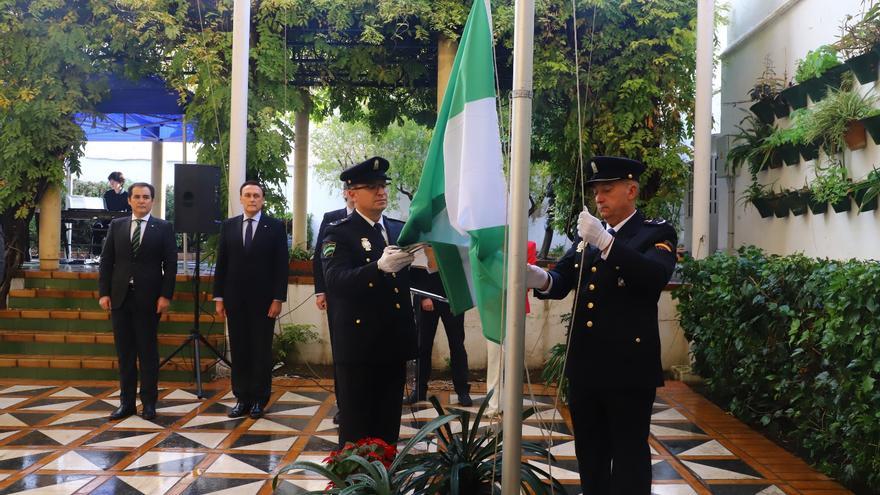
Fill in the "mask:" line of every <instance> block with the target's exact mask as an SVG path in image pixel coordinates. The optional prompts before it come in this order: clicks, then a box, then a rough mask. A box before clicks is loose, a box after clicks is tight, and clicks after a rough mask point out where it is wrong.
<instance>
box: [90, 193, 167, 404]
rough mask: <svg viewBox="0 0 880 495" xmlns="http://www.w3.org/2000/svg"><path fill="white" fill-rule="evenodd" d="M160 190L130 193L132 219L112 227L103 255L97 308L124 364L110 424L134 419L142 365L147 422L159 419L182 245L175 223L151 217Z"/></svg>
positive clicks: (121, 365) (120, 369)
mask: <svg viewBox="0 0 880 495" xmlns="http://www.w3.org/2000/svg"><path fill="white" fill-rule="evenodd" d="M154 193H155V189H154V188H153V186H152V185H150V184H146V183H143V182H136V183H134V184H132V185H131V186H130V187H129V188H128V203H129V205H130V206H131V210H132V216H130V217H129V216H127V217H121V218H117V219H115V220H113V221H112V222H110V227H109V229H108V231H107V240H106V242H105V243H104V248H103V250H102V252H101V264H100V274H99V278H98V294H99V296H100V299H99V300H98V303H99V304H100V305H101V308H103V309H105V310H108V311H110V317H111V320H112V321H113V339H114V341H115V343H116V354H117V356H118V358H119V388H120V392H119V407H118V408H117V409H116V410H115V411H113V413H112V414H110V419H114V420H115V419H121V418H124V417H127V416H131V415H132V414H134V413H135V396H136V389H137V381H138V363H139V364H140V379H141V403H142V404H143V411H142V415H143V417H144V419H153V418H155V417H156V400H157V398H158V395H159V390H158V383H159V350H158V342H157V340H156V339H157V335H156V332H157V328H158V325H159V316H160V315H161V314H162V313H164V312H165V311H167V310H168V306H169V305H170V304H171V296H172V295H173V294H174V282H175V276H176V275H177V244H176V243H175V241H174V229H173V227H172V225H171V223H170V222H166V221H165V220H162V219H160V218H156V217H153V216H151V215H150V210H151V209H152V208H153V197H154Z"/></svg>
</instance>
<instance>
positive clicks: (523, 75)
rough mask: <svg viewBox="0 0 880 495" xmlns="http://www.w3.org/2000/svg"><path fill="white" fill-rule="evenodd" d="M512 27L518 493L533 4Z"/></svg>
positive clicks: (513, 395)
mask: <svg viewBox="0 0 880 495" xmlns="http://www.w3.org/2000/svg"><path fill="white" fill-rule="evenodd" d="M514 8H515V14H514V31H513V36H514V39H513V91H512V93H511V116H512V125H511V129H510V205H509V206H510V207H509V209H508V211H509V212H510V221H509V225H510V227H509V231H508V236H507V294H506V298H507V299H506V301H507V303H506V313H505V332H504V369H505V370H506V371H505V376H504V397H503V404H504V405H503V409H502V410H503V411H504V419H503V423H502V428H503V431H504V446H503V451H502V453H503V457H504V459H503V461H502V465H501V493H502V495H519V494H520V463H521V462H522V461H521V456H522V419H521V418H522V407H523V401H522V387H523V369H522V367H523V357H524V354H525V326H526V325H525V315H526V311H525V303H526V284H525V276H526V259H527V258H526V254H527V253H526V249H527V243H528V205H529V168H530V164H529V161H530V158H531V157H530V152H531V132H532V56H533V51H534V39H533V33H534V23H535V5H534V1H533V0H516V4H515V7H514Z"/></svg>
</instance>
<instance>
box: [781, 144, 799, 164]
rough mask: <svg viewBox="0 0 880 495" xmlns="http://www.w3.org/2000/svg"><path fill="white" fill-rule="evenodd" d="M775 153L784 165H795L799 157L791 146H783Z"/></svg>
mask: <svg viewBox="0 0 880 495" xmlns="http://www.w3.org/2000/svg"><path fill="white" fill-rule="evenodd" d="M776 153H777V154H779V155H780V156H781V157H782V161H783V162H785V164H786V165H797V164H798V163H800V160H801V157H800V153H798V149H797V148H796V147H795V146H794V145H793V144H784V145H782V146H780V147H779V148H777V149H776Z"/></svg>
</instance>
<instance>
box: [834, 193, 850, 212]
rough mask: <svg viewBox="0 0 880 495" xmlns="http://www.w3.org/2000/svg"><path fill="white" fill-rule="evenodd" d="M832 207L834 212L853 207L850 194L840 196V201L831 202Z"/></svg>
mask: <svg viewBox="0 0 880 495" xmlns="http://www.w3.org/2000/svg"><path fill="white" fill-rule="evenodd" d="M831 208H833V209H834V213H843V212H845V211H849V209H850V208H852V201H850V197H849V194H847V195H846V196H844V197H842V198H840V199H839V200H838V201H836V202H834V203H831Z"/></svg>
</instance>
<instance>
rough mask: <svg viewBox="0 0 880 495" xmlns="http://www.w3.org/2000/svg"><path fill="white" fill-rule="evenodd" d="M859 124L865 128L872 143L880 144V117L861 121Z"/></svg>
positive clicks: (876, 116)
mask: <svg viewBox="0 0 880 495" xmlns="http://www.w3.org/2000/svg"><path fill="white" fill-rule="evenodd" d="M860 122H861V123H862V124H863V125H864V126H865V129H866V130H867V131H868V133H869V134H870V135H871V139H873V140H874V143H876V144H880V115H874V116H873V117H868V118H865V119H862V120H861V121H860Z"/></svg>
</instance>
